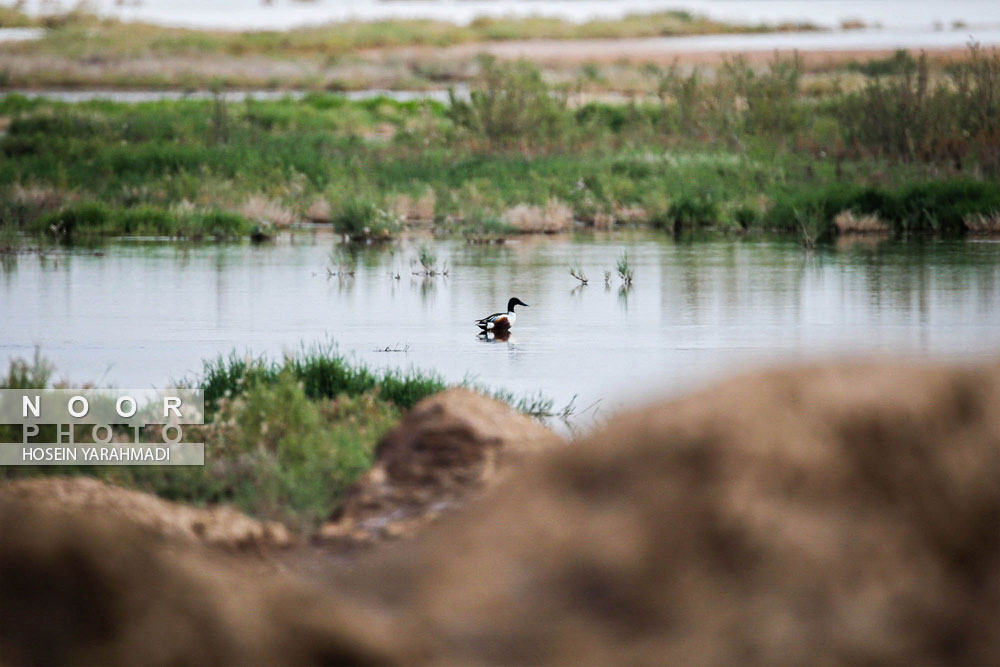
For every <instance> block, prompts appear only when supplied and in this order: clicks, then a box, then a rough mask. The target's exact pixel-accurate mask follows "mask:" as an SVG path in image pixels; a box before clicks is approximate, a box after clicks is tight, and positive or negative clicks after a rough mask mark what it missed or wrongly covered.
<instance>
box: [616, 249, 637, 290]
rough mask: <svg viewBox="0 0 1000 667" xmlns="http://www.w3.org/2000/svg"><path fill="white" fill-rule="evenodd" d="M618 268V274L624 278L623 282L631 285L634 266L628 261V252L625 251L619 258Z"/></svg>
mask: <svg viewBox="0 0 1000 667" xmlns="http://www.w3.org/2000/svg"><path fill="white" fill-rule="evenodd" d="M616 268H617V270H618V276H619V277H620V278H621V279H622V284H623V285H631V284H632V277H633V275H634V272H633V270H632V266H631V265H630V264H629V263H628V253H627V252H623V253H622V256H621V257H619V258H618V265H617V267H616Z"/></svg>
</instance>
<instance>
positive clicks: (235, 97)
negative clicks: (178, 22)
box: [0, 86, 469, 104]
mask: <svg viewBox="0 0 1000 667" xmlns="http://www.w3.org/2000/svg"><path fill="white" fill-rule="evenodd" d="M454 90H455V95H456V96H457V97H460V98H461V97H468V95H469V90H468V88H467V87H466V86H455V88H454ZM11 94H15V95H24V96H25V97H44V98H47V99H50V100H58V101H60V102H89V101H91V100H110V101H112V102H121V103H125V104H137V103H141V102H155V101H157V100H184V99H190V100H204V99H211V98H212V96H213V94H212V93H210V92H208V91H204V90H195V91H190V92H188V91H182V90H103V89H100V88H98V89H92V90H6V91H0V98H3V97H5V96H6V95H11ZM304 95H305V93H303V92H302V91H297V90H229V91H226V92H225V93H223V94H222V96H223V97H224V98H225V99H226V100H227V101H229V102H242V101H244V100H246V99H248V98H253V99H255V100H280V99H283V98H286V97H290V98H292V99H300V98H302V97H303V96H304ZM343 95H344V96H346V97H347V98H349V99H352V100H364V99H369V98H373V97H388V98H390V99H393V100H397V101H399V102H408V101H411V100H424V99H427V100H436V101H438V102H447V101H448V91H447V90H381V89H378V88H371V89H368V90H352V91H349V92H345V93H343Z"/></svg>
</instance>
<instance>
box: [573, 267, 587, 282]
mask: <svg viewBox="0 0 1000 667" xmlns="http://www.w3.org/2000/svg"><path fill="white" fill-rule="evenodd" d="M569 275H571V276H573V277H574V278H576V279H577V280H579V281H580V284H581V285H586V284H587V280H588V278H587V274H586V273H584V272H583V269H581V268H579V267H577V266H571V267H570V268H569Z"/></svg>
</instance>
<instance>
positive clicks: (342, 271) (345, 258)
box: [326, 247, 358, 278]
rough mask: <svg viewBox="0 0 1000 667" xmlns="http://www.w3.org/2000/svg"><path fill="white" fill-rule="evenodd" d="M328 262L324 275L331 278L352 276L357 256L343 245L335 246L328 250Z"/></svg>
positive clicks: (355, 267)
mask: <svg viewBox="0 0 1000 667" xmlns="http://www.w3.org/2000/svg"><path fill="white" fill-rule="evenodd" d="M328 258H329V263H328V264H327V267H326V277H327V278H332V277H333V276H337V277H338V278H352V277H354V272H355V270H356V269H357V264H358V262H357V258H356V257H355V256H354V255H353V254H352V253H351V252H349V251H347V250H345V249H344V248H343V247H337V248H334V249H333V250H331V251H330V254H329V255H328Z"/></svg>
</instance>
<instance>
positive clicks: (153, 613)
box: [0, 498, 385, 665]
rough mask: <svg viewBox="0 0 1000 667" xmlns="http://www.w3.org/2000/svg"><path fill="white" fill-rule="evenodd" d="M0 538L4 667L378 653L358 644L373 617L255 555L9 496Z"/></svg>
mask: <svg viewBox="0 0 1000 667" xmlns="http://www.w3.org/2000/svg"><path fill="white" fill-rule="evenodd" d="M0 535H2V538H0V573H2V576H0V664H3V665H29V664H31V665H61V664H73V665H82V664H86V665H89V664H95V665H119V664H121V665H168V664H169V665H278V664H296V665H319V664H371V663H373V662H384V660H385V659H384V658H382V657H380V654H379V653H378V650H377V649H376V648H373V647H374V646H375V644H374V643H373V642H370V641H368V640H366V637H367V636H368V635H369V634H370V633H372V632H375V631H376V630H378V628H379V620H378V618H377V617H376V616H373V615H371V614H368V613H367V612H365V611H363V610H361V609H353V608H351V609H348V608H347V607H346V606H345V605H344V604H342V603H334V601H332V600H324V599H323V598H321V597H320V596H318V595H317V594H316V592H315V590H314V589H307V588H306V587H304V586H303V585H302V584H300V583H298V582H297V581H296V580H294V579H291V578H290V577H287V576H285V575H282V574H280V573H276V572H271V573H269V575H268V576H261V573H260V571H259V561H248V559H246V558H242V559H236V558H235V557H232V556H226V555H224V554H222V553H221V552H219V551H217V550H215V551H211V550H208V549H204V548H201V547H198V546H196V545H193V544H191V543H190V542H186V541H182V542H178V541H167V540H166V539H165V538H164V536H163V535H162V534H158V533H155V532H153V531H151V530H150V529H148V528H143V527H141V526H136V525H135V524H133V523H131V522H129V521H128V520H121V519H116V518H115V517H113V516H109V515H105V514H100V513H96V512H86V513H84V512H81V511H80V509H79V508H77V509H75V510H73V511H68V512H60V511H59V510H56V509H54V508H53V507H51V506H47V507H35V506H33V505H30V504H26V503H25V502H24V501H22V500H12V499H10V498H5V499H3V500H2V501H0ZM248 562H256V563H257V566H258V567H257V568H251V567H249V566H248V564H247V563H248ZM381 634H385V633H384V632H382V633H381Z"/></svg>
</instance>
